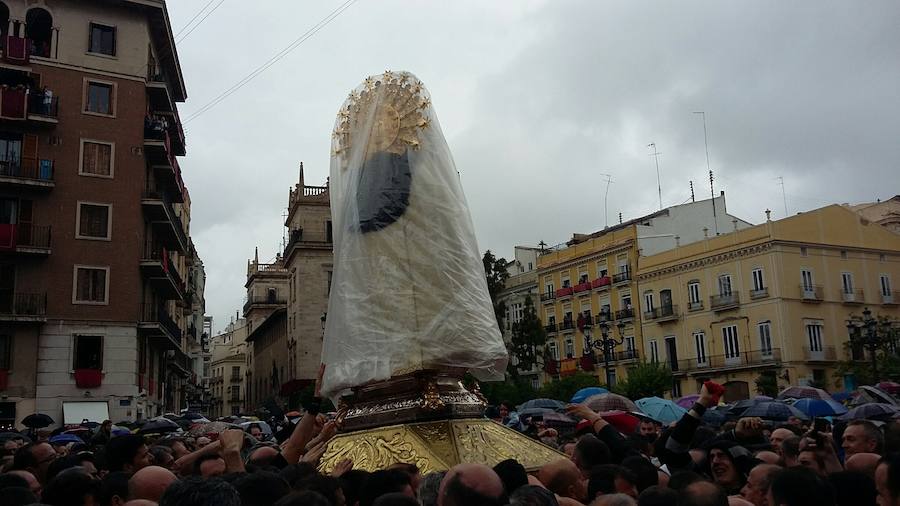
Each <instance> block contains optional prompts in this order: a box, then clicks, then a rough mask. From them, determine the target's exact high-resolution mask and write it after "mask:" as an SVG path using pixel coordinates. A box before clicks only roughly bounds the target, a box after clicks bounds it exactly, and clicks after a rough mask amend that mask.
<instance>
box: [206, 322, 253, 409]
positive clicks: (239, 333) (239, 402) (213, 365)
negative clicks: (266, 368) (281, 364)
mask: <svg viewBox="0 0 900 506" xmlns="http://www.w3.org/2000/svg"><path fill="white" fill-rule="evenodd" d="M247 330H248V325H247V320H245V319H243V318H238V319H236V320H234V321H232V322H231V323H229V324H228V326H227V327H226V328H225V331H224V332H222V333H221V334H219V335H217V336H213V337H212V339H211V343H210V346H211V348H212V350H211V351H212V357H211V360H210V380H209V391H210V396H211V399H210V407H209V411H208V415H209V416H210V417H213V418H218V417H221V416H229V415H239V414H242V413H245V412H246V406H245V404H244V401H245V400H246V391H245V386H244V380H245V378H246V371H247V335H248V332H247Z"/></svg>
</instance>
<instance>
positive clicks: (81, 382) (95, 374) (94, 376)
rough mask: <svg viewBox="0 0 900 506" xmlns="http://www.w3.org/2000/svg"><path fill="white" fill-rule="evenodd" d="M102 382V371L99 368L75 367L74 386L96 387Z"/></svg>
mask: <svg viewBox="0 0 900 506" xmlns="http://www.w3.org/2000/svg"><path fill="white" fill-rule="evenodd" d="M102 383H103V371H101V370H100V369H75V386H77V387H78V388H97V387H99V386H100V385H101V384H102Z"/></svg>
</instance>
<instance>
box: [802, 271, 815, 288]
mask: <svg viewBox="0 0 900 506" xmlns="http://www.w3.org/2000/svg"><path fill="white" fill-rule="evenodd" d="M800 282H801V283H802V284H803V290H804V291H806V292H811V291H812V290H813V276H812V271H810V270H809V269H802V270H801V271H800Z"/></svg>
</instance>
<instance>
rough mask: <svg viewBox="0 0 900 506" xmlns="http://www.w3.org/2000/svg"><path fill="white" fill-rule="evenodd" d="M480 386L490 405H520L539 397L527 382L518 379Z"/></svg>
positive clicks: (486, 383) (485, 383) (492, 382)
mask: <svg viewBox="0 0 900 506" xmlns="http://www.w3.org/2000/svg"><path fill="white" fill-rule="evenodd" d="M480 386H481V393H482V394H483V395H484V396H485V398H487V400H488V402H489V403H490V404H492V405H495V406H496V405H497V404H500V403H501V402H503V401H508V402H511V403H513V404H514V405H519V404H522V403H523V402H525V401H527V400H529V399H534V398H536V397H538V395H537V392H536V391H535V390H534V389H533V388H531V385H530V384H528V382H527V381H523V380H520V379H518V378H515V379H508V380H506V381H491V382H484V383H481V384H480Z"/></svg>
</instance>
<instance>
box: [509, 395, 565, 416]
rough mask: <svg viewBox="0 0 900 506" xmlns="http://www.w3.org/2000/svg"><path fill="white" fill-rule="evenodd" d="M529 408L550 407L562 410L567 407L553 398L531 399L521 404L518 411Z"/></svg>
mask: <svg viewBox="0 0 900 506" xmlns="http://www.w3.org/2000/svg"><path fill="white" fill-rule="evenodd" d="M529 408H548V409H551V410H553V411H561V410H564V409H565V408H566V405H565V403H563V402H560V401H555V400H553V399H543V398H542V399H531V400H530V401H525V402H523V403H522V404H519V407H518V408H517V411H518V412H520V413H521V412H522V411H524V410H526V409H529Z"/></svg>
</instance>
